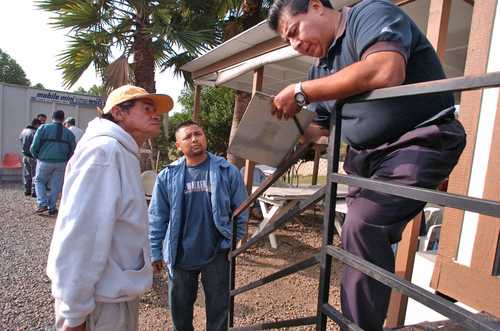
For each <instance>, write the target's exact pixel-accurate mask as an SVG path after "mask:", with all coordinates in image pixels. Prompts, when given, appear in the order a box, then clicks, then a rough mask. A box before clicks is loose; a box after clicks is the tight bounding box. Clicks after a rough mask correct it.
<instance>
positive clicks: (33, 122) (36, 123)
mask: <svg viewBox="0 0 500 331" xmlns="http://www.w3.org/2000/svg"><path fill="white" fill-rule="evenodd" d="M40 124H42V122H40V120H39V119H38V118H34V119H32V120H31V126H37V125H40Z"/></svg>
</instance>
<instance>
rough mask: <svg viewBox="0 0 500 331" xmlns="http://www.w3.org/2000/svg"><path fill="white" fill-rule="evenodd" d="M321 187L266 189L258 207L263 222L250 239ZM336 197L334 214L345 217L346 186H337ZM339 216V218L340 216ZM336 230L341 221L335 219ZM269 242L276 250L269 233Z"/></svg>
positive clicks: (338, 228)
mask: <svg viewBox="0 0 500 331" xmlns="http://www.w3.org/2000/svg"><path fill="white" fill-rule="evenodd" d="M322 187H323V186H321V185H314V186H299V187H270V188H268V189H267V190H266V191H265V192H264V193H263V194H262V195H261V196H260V197H259V198H258V201H259V205H260V208H261V210H262V216H263V220H262V222H261V223H260V224H259V227H258V229H257V231H256V232H255V233H254V234H253V236H252V237H254V236H256V235H257V234H258V233H259V232H260V231H262V229H263V228H264V227H265V226H266V225H267V224H269V223H271V222H274V221H275V220H276V219H278V218H279V217H281V216H282V215H283V214H285V213H286V212H287V211H289V210H290V209H291V208H293V207H295V206H296V205H297V204H298V203H300V201H303V200H306V199H308V198H310V197H311V196H312V195H314V194H315V193H316V192H317V191H319V190H320V189H321V188H322ZM255 189H257V186H254V187H253V190H255ZM337 194H338V197H337V204H336V208H335V211H336V214H337V213H339V214H340V215H345V214H346V213H347V205H346V202H345V199H344V198H345V196H346V194H347V186H346V185H341V184H339V185H338V193H337ZM340 215H339V216H340ZM335 222H336V224H335V225H336V228H337V230H338V231H339V230H340V226H341V222H342V219H337V217H336V219H335ZM269 241H270V243H271V247H272V248H275V249H276V248H278V242H277V240H276V235H275V234H274V233H271V234H270V235H269Z"/></svg>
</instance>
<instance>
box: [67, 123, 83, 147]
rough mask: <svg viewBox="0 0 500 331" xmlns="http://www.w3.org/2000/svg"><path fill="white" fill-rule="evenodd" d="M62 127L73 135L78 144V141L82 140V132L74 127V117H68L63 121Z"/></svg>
mask: <svg viewBox="0 0 500 331" xmlns="http://www.w3.org/2000/svg"><path fill="white" fill-rule="evenodd" d="M64 127H65V128H66V129H68V130H69V131H71V133H73V134H74V135H75V141H76V143H77V144H78V141H79V140H80V139H81V138H82V136H83V130H82V129H80V128H79V127H77V126H76V120H75V118H74V117H68V118H67V119H66V120H65V121H64Z"/></svg>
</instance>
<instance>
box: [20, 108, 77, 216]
mask: <svg viewBox="0 0 500 331" xmlns="http://www.w3.org/2000/svg"><path fill="white" fill-rule="evenodd" d="M63 121H64V112H63V111H62V110H56V111H55V112H54V114H53V115H52V123H49V124H44V125H42V126H41V127H40V128H39V129H38V130H37V131H36V133H35V137H34V138H33V143H32V144H31V148H30V151H31V154H32V155H33V157H34V158H36V159H37V164H36V176H35V190H36V203H37V205H38V209H37V210H36V212H37V213H43V212H44V211H46V210H48V211H49V215H56V214H57V208H56V202H57V198H58V196H59V193H61V189H62V185H63V180H64V169H65V168H66V162H68V160H69V159H70V158H71V155H73V151H74V150H75V145H76V143H75V136H74V135H73V133H71V131H69V130H68V129H66V128H65V127H63ZM47 184H50V185H49V186H50V196H49V197H47V191H46V186H47Z"/></svg>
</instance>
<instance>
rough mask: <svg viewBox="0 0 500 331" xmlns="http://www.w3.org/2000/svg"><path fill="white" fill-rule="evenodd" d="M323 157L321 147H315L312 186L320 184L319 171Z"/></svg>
mask: <svg viewBox="0 0 500 331" xmlns="http://www.w3.org/2000/svg"><path fill="white" fill-rule="evenodd" d="M320 156H321V145H319V144H315V145H314V165H313V173H312V180H311V185H316V184H318V170H319V157H320Z"/></svg>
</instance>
